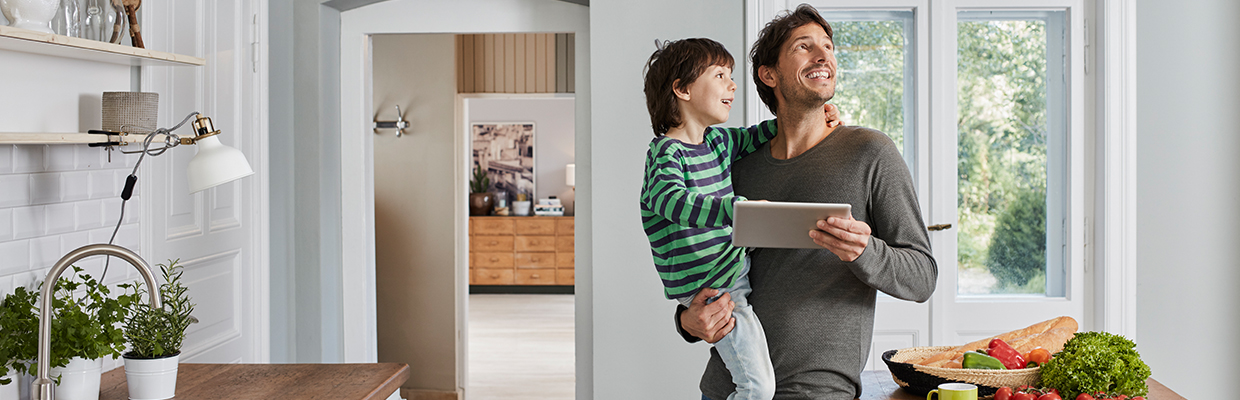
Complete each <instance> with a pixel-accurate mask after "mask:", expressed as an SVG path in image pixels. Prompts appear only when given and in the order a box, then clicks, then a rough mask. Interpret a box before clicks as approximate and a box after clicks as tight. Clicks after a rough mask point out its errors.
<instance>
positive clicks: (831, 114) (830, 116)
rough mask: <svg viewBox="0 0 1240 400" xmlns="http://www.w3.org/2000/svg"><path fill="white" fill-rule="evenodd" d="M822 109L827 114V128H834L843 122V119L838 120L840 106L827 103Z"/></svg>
mask: <svg viewBox="0 0 1240 400" xmlns="http://www.w3.org/2000/svg"><path fill="white" fill-rule="evenodd" d="M822 111H823V113H824V114H826V116H827V127H828V128H834V127H837V126H840V125H843V124H844V121H841V120H840V108H839V107H836V106H835V105H834V104H827V105H826V106H823V108H822Z"/></svg>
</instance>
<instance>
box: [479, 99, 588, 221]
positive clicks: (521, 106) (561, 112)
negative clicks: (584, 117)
mask: <svg viewBox="0 0 1240 400" xmlns="http://www.w3.org/2000/svg"><path fill="white" fill-rule="evenodd" d="M467 102H468V106H467V109H468V110H469V115H468V116H467V117H466V118H468V119H469V122H470V123H471V124H472V123H479V122H533V123H534V186H535V187H534V196H535V197H536V198H535V199H534V200H535V201H537V199H541V198H546V197H547V196H556V197H557V198H559V199H560V201H561V202H562V203H563V204H564V212H565V215H573V208H572V207H573V197H574V196H573V188H572V187H571V186H568V185H566V184H565V183H564V166H565V165H567V164H572V163H573V159H574V157H573V154H574V152H575V149H574V143H576V139H575V138H574V137H573V136H574V135H575V134H576V126H575V124H576V119H575V118H574V115H573V114H574V106H575V105H574V101H573V99H572V98H571V97H570V98H558V97H557V98H548V97H540V98H524V99H522V98H505V99H493V98H472V99H467ZM512 197H513V199H515V198H516V196H512Z"/></svg>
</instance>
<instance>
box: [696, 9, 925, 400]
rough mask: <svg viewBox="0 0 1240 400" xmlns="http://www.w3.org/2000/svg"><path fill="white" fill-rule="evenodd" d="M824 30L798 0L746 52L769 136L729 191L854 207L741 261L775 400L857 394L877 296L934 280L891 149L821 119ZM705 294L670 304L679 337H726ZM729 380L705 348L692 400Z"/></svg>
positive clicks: (721, 313) (826, 54)
mask: <svg viewBox="0 0 1240 400" xmlns="http://www.w3.org/2000/svg"><path fill="white" fill-rule="evenodd" d="M832 35H833V33H832V31H831V26H830V25H828V24H827V22H826V21H824V20H823V19H822V16H820V15H819V14H818V12H817V10H815V9H814V8H813V7H810V6H808V5H804V4H803V5H801V6H799V7H797V9H796V10H795V11H793V12H792V13H788V14H784V15H781V16H779V17H777V18H776V19H775V20H773V21H771V22H770V23H769V24H767V26H766V27H765V28H763V30H762V32H761V33H759V36H758V41H757V42H756V43H755V44H754V49H753V51H752V52H751V54H750V57H751V58H752V61H753V67H754V68H753V71H754V77H753V78H754V83H755V84H756V85H757V88H758V94H759V95H760V96H761V97H762V101H763V103H765V104H766V105H767V107H768V108H769V109H770V110H771V112H773V113H774V114H775V115H776V117H777V123H778V132H779V135H778V136H776V137H775V138H774V139H772V140H771V141H770V142H769V143H768V144H767V145H765V146H763V147H762V148H759V149H758V150H757V151H756V152H755V153H753V154H752V155H749V156H747V157H746V158H744V159H741V160H740V161H738V162H736V163H735V164H733V167H732V171H733V175H732V182H733V185H734V187H735V189H736V193H737V194H739V195H743V196H745V197H748V198H757V199H769V200H771V201H795V202H819V203H848V204H851V205H852V210H853V217H852V218H849V219H840V218H830V219H828V220H825V221H818V230H815V231H812V232H809V233H808V234H809V235H810V236H811V237H812V238H813V239H814V242H815V243H817V244H818V245H819V246H821V247H822V248H823V249H821V250H819V249H815V250H799V249H759V250H755V251H754V252H753V254H752V270H751V272H750V281H751V284H752V287H753V292H752V293H751V294H750V297H749V303H750V304H751V305H752V306H753V310H754V312H755V313H756V314H757V315H758V317H759V319H760V320H761V322H762V326H763V328H764V329H765V330H766V336H767V341H768V346H769V348H770V352H771V362H772V365H773V366H774V368H775V379H776V381H777V387H776V393H775V399H854V398H858V397H860V395H861V381H860V375H861V370H862V369H863V368H864V367H865V363H866V357H867V356H868V353H869V348H870V342H871V336H872V335H873V331H874V305H875V298H876V295H877V291H878V290H881V291H883V292H884V293H887V294H889V295H891V296H893V297H896V298H900V299H904V300H912V301H917V302H924V301H926V300H928V299H929V298H930V295H931V294H932V293H933V292H934V288H935V280H936V279H937V277H938V270H937V267H936V265H935V262H934V258H933V257H932V256H931V253H930V241H929V238H928V236H927V234H926V229H925V225H924V224H923V223H922V220H921V211H920V209H919V206H918V204H917V196H916V193H914V187H913V183H912V177H911V176H910V174H909V172H908V168H907V167H906V166H905V164H904V160H903V159H902V158H901V156H900V153H899V151H898V150H897V149H896V147H895V145H894V143H892V142H891V140H890V139H889V138H887V136H886V135H884V134H883V133H881V132H878V131H875V130H872V129H867V128H861V127H853V126H839V127H828V126H827V125H826V123H825V121H824V119H823V118H822V109H823V105H824V104H825V103H826V102H827V101H828V100H830V99H831V98H832V97H833V96H834V95H835V79H836V75H835V73H836V61H835V54H834V42H833V41H832ZM824 250H825V251H824ZM716 293H717V292H716V291H715V290H710V289H707V290H703V291H701V292H700V293H698V295H697V296H696V297H695V298H694V301H693V302H692V303H691V305H690V306H689V307H688V308H685V307H684V306H680V307H678V308H677V314H676V315H677V324H678V326H679V327H681V328H682V331H681V334H682V335H684V336H685V339H686V340H689V341H697V340H698V338H701V339H705V340H706V341H708V342H711V343H713V342H715V341H717V340H719V339H721V338H722V337H723V336H725V335H727V333H728V332H729V331H731V329H732V327H733V324H734V322H733V320H732V319H731V318H730V315H731V309H732V307H733V305H732V304H731V301H730V298H729V297H728V296H727V295H726V294H725V295H723V297H721V298H720V301H716V302H713V303H711V304H709V305H707V304H706V301H705V300H706V299H708V298H710V297H711V296H714V295H715V294H716ZM731 382H732V380H731V378H730V376H729V375H728V371H727V369H726V368H724V365H723V363H722V361H721V360H720V358H719V355H718V353H716V352H715V351H714V350H713V349H712V351H711V359H710V362H709V363H708V364H707V368H706V372H705V373H704V374H703V376H702V381H701V384H700V387H701V390H702V393H703V398H705V399H714V400H723V399H725V398H727V396H728V394H729V393H731V392H732V383H731Z"/></svg>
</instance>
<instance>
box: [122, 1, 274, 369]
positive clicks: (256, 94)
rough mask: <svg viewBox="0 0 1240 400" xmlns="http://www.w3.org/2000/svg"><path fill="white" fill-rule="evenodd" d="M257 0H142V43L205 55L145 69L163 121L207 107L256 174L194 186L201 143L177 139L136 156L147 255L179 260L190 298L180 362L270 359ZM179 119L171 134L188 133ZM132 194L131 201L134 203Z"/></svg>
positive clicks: (260, 10) (261, 9)
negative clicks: (198, 61)
mask: <svg viewBox="0 0 1240 400" xmlns="http://www.w3.org/2000/svg"><path fill="white" fill-rule="evenodd" d="M263 3H264V2H261V1H256V0H220V1H205V0H175V1H160V2H147V3H145V4H144V5H143V7H142V12H143V15H142V16H143V21H144V22H145V23H144V24H143V26H142V28H143V29H142V32H143V35H144V39H145V42H146V47H147V48H150V49H158V50H164V51H170V52H174V53H180V54H189V55H195V56H200V57H203V58H205V59H206V60H207V65H206V66H204V67H153V68H151V67H148V68H143V70H142V72H141V74H142V88H143V91H153V92H157V93H159V95H160V98H159V126H160V127H172V126H175V125H176V124H177V123H180V122H181V120H182V119H184V118H185V117H186V116H187V115H189V113H191V112H193V111H198V112H200V113H202V114H203V115H205V116H208V117H210V118H211V119H212V120H213V122H214V123H215V127H216V129H219V130H220V131H221V132H222V133H221V134H220V135H219V136H218V137H219V138H220V141H221V142H223V143H224V144H225V145H228V146H232V147H235V148H237V149H239V150H241V151H242V152H243V153H245V155H246V158H247V159H248V161H249V163H250V166H251V167H252V168H253V169H254V170H255V172H256V174H255V175H252V176H250V177H248V178H243V179H241V180H238V181H234V182H231V183H226V184H223V185H221V186H217V187H215V188H213V189H208V190H205V191H202V192H199V193H195V194H190V193H189V189H188V184H187V182H186V171H185V169H186V166H187V165H188V163H189V160H190V159H192V158H193V157H194V155H195V154H196V152H197V149H196V148H195V146H180V147H178V148H175V149H173V150H171V151H168V152H167V153H164V154H163V155H161V156H158V157H151V156H148V157H147V158H146V160H144V161H143V164H142V166H141V171H140V174H141V175H140V176H141V181H140V182H141V183H140V185H139V186H141V191H140V193H141V194H142V201H141V202H139V203H137V204H140V206H139V207H141V209H142V211H143V219H142V221H143V236H144V241H145V242H146V243H149V245H144V246H143V248H144V249H147V252H146V254H145V256H146V258H147V260H148V261H150V262H151V263H163V262H167V260H169V259H180V261H181V263H182V264H183V265H184V266H185V275H184V277H183V280H184V281H185V283H186V284H187V285H188V287H189V294H190V296H191V297H192V299H193V301H194V302H195V303H196V304H197V308H196V309H195V311H194V316H196V317H197V318H198V320H199V321H200V322H199V323H197V324H195V325H192V326H190V328H189V332H188V334H187V336H186V339H185V346H184V348H183V349H182V355H181V360H182V361H183V362H200V363H202V362H206V363H238V362H249V363H254V362H266V361H267V360H268V347H269V346H268V340H269V339H268V333H267V326H268V320H269V318H268V316H267V304H268V296H267V293H268V292H269V290H268V283H267V275H268V263H267V239H266V235H267V233H266V232H267V228H266V225H267V222H266V214H267V213H266V212H265V211H264V210H265V206H266V202H265V200H264V198H265V197H264V196H265V192H264V190H263V189H262V188H263V185H262V182H263V180H265V177H266V171H264V168H262V167H263V155H264V154H265V151H264V149H263V146H265V140H264V137H265V136H266V117H265V115H264V112H263V110H265V109H266V105H265V102H264V101H263V99H264V98H265V88H264V86H265V82H264V81H263V79H262V74H263V73H265V70H266V67H265V63H262V62H261V61H262V60H261V59H258V60H255V57H261V56H259V55H260V54H262V52H261V51H257V50H258V49H255V47H254V46H257V43H258V42H259V39H260V38H262V32H263V31H262V30H261V28H262V27H261V26H260V25H259V23H263V22H265V21H266V17H265V16H263V14H265V5H264V4H263ZM192 132H193V130H192V128H191V127H190V126H189V124H188V123H187V124H186V125H185V126H183V127H182V128H181V129H179V130H177V131H175V132H174V133H176V134H178V135H182V136H192V135H193V133H192ZM137 204H132V205H135V206H137Z"/></svg>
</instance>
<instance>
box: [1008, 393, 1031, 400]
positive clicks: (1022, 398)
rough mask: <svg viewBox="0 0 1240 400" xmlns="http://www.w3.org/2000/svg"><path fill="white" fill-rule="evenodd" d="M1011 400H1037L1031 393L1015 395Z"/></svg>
mask: <svg viewBox="0 0 1240 400" xmlns="http://www.w3.org/2000/svg"><path fill="white" fill-rule="evenodd" d="M1011 400H1037V397H1035V396H1034V395H1033V393H1015V394H1013V395H1012V398H1011Z"/></svg>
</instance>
